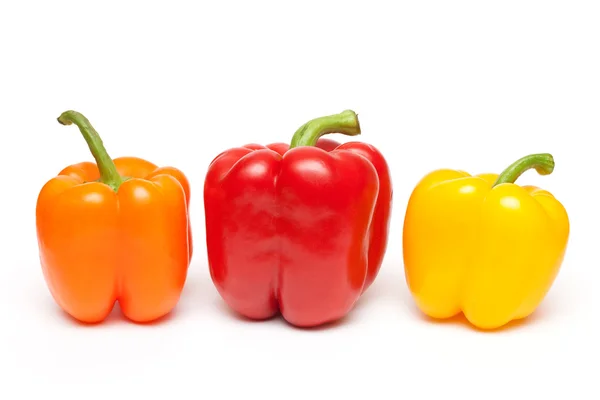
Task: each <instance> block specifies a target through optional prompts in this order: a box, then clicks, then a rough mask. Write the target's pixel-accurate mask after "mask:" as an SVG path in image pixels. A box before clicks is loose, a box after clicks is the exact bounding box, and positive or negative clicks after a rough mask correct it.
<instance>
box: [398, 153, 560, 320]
mask: <svg viewBox="0 0 600 400" xmlns="http://www.w3.org/2000/svg"><path fill="white" fill-rule="evenodd" d="M531 168H535V169H536V170H537V171H538V173H540V174H542V175H547V174H550V173H552V171H553V170H554V159H553V157H552V156H551V155H550V154H533V155H530V156H526V157H523V158H522V159H520V160H518V161H516V162H515V163H513V164H512V165H511V166H509V167H508V168H507V169H506V170H504V172H502V173H501V174H500V175H497V174H482V175H475V176H471V175H469V174H467V173H466V172H462V171H455V170H448V169H442V170H437V171H434V172H432V173H430V174H428V175H427V176H425V177H424V178H423V179H422V180H421V181H420V182H419V184H418V185H417V186H416V188H415V189H414V191H413V193H412V195H411V197H410V199H409V202H408V207H407V210H406V217H405V222H404V234H403V247H404V249H403V253H404V266H405V275H406V280H407V284H408V286H409V288H410V291H411V293H412V296H413V297H414V299H415V301H416V304H417V306H418V307H419V308H420V309H421V311H423V312H424V313H425V314H426V315H428V316H430V317H432V318H440V319H443V318H450V317H453V316H455V315H458V314H460V313H461V312H462V313H463V314H464V315H465V317H466V319H467V320H468V321H470V323H471V324H473V325H474V326H476V327H477V328H480V329H495V328H499V327H501V326H503V325H505V324H507V323H508V322H510V321H512V320H517V319H522V318H525V317H527V316H529V315H530V314H532V313H533V312H534V311H535V310H536V308H537V307H538V305H539V304H540V303H541V301H542V300H543V299H544V297H545V295H546V293H547V292H548V290H549V289H550V287H551V285H552V284H553V282H554V279H555V277H556V276H557V274H558V271H559V269H560V266H561V264H562V261H563V257H564V255H565V251H566V246H567V242H568V237H569V218H568V215H567V212H566V210H565V208H564V207H563V205H562V204H561V203H560V202H559V201H558V200H557V199H556V198H555V197H554V196H553V195H552V194H550V193H549V192H548V191H546V190H542V189H540V188H537V187H534V186H518V185H516V184H515V183H514V182H515V180H516V179H517V178H518V177H519V176H520V175H521V174H523V173H524V172H525V171H527V170H528V169H531Z"/></svg>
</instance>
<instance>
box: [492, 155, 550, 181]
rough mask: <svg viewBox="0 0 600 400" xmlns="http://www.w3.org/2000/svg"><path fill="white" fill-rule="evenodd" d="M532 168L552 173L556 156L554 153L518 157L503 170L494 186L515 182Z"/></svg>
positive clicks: (547, 173)
mask: <svg viewBox="0 0 600 400" xmlns="http://www.w3.org/2000/svg"><path fill="white" fill-rule="evenodd" d="M532 168H533V169H535V170H536V171H537V172H538V174H540V175H550V174H551V173H552V171H554V158H553V157H552V154H548V153H540V154H530V155H528V156H525V157H523V158H520V159H518V160H517V161H515V162H514V163H512V164H511V165H509V166H508V168H506V169H505V170H504V171H502V173H501V174H500V175H499V176H498V179H497V180H496V182H495V183H494V186H497V185H500V184H502V183H515V181H516V180H517V179H518V178H519V177H520V176H521V175H523V173H524V172H525V171H527V170H529V169H532Z"/></svg>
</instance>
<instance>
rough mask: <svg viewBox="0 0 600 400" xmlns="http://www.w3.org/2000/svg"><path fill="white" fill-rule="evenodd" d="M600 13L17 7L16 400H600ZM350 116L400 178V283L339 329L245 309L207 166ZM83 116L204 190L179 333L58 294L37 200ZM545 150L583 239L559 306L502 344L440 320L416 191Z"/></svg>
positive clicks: (2, 59) (5, 37) (13, 110)
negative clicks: (555, 398)
mask: <svg viewBox="0 0 600 400" xmlns="http://www.w3.org/2000/svg"><path fill="white" fill-rule="evenodd" d="M599 6H600V4H599V3H598V2H595V1H574V0H570V1H524V0H520V1H502V2H500V1H497V2H490V1H456V0H455V1H414V2H406V1H396V2H391V1H390V2H384V1H363V2H349V1H346V2H342V1H339V2H332V1H318V2H317V1H302V2H296V3H292V2H284V1H280V2H276V1H273V2H265V1H259V0H253V1H247V2H242V1H239V2H233V1H213V2H191V1H190V2H188V3H184V2H181V1H169V2H166V1H163V2H150V1H147V2H138V3H134V2H131V1H119V2H116V1H114V2H110V1H103V2H94V3H92V2H81V1H79V2H76V1H70V2H67V1H54V2H49V1H48V2H43V1H39V2H33V1H19V2H16V1H14V2H8V1H6V2H3V3H2V5H1V6H0V116H1V119H0V134H1V135H2V138H3V139H2V145H1V146H0V154H1V157H0V163H1V166H0V168H1V170H2V171H3V176H2V183H3V184H2V196H1V197H0V198H1V202H2V204H1V207H0V216H1V218H2V219H1V223H0V235H1V237H0V239H1V243H2V244H1V254H2V257H3V259H2V261H1V265H0V316H1V318H2V321H3V326H2V328H1V329H0V370H1V371H0V399H21V398H25V397H26V396H28V395H34V396H35V397H31V398H48V397H50V398H52V396H53V395H57V396H60V398H63V399H75V398H77V399H95V398H104V399H107V398H111V399H112V398H114V399H116V398H134V397H132V396H134V395H136V396H138V397H135V398H154V397H153V396H156V398H169V399H180V398H196V399H198V398H203V399H221V398H228V397H229V396H231V397H230V398H232V399H233V398H245V397H242V396H254V395H256V396H257V397H256V398H262V399H266V398H269V399H271V398H273V399H275V398H277V399H281V398H292V399H295V398H299V399H334V398H340V399H342V398H347V397H348V396H349V395H357V398H359V397H360V398H369V399H384V398H385V399H388V398H389V399H419V398H435V397H433V396H437V398H440V396H444V397H448V396H450V397H452V396H460V398H478V399H479V398H507V397H510V398H534V397H535V398H543V397H544V396H547V395H548V394H558V395H561V396H565V395H567V396H569V397H568V398H573V399H588V398H600V397H597V394H598V392H599V391H600V390H599V389H598V383H596V382H597V381H596V380H597V376H598V371H599V369H598V357H599V356H600V353H599V348H598V338H599V337H600V332H599V329H598V320H599V319H600V313H599V311H598V310H599V307H598V306H599V305H600V302H599V297H600V289H599V286H598V285H599V280H600V272H599V270H600V263H599V261H600V258H599V257H598V249H599V245H600V242H599V240H600V239H599V237H598V224H599V222H600V221H599V213H598V201H599V196H598V182H599V180H598V165H599V162H598V159H599V157H598V151H599V148H600V147H598V146H597V145H595V143H597V137H598V134H599V129H600V119H599V118H598V115H599V110H600V94H599V93H600V52H599V49H600V47H599V45H600V24H599V23H598V21H599V20H600V8H599ZM347 108H351V109H353V110H355V111H356V112H358V113H359V118H360V121H361V125H362V130H363V134H362V136H361V137H359V138H358V139H359V140H364V141H367V142H370V143H372V144H374V145H375V146H377V147H379V148H380V149H381V150H382V151H383V152H384V154H385V155H386V157H387V159H388V160H389V164H390V167H391V168H392V174H393V183H394V190H395V192H394V208H393V218H392V223H391V236H390V242H389V250H388V252H387V256H386V259H385V262H384V265H383V268H382V271H381V274H380V275H379V277H378V279H377V281H376V283H375V284H374V286H373V287H372V289H371V290H370V291H369V292H368V293H367V294H366V295H365V296H364V298H363V299H361V301H360V303H359V304H358V305H357V307H356V308H355V309H354V311H353V312H352V313H351V315H350V316H349V317H348V319H347V320H346V321H345V322H344V323H343V324H338V325H336V326H334V327H331V328H328V329H320V330H312V331H305V330H299V329H294V328H292V327H290V326H288V325H286V324H285V323H283V322H282V321H281V320H280V319H274V320H271V321H268V322H261V323H249V322H244V321H241V320H239V319H238V318H236V317H235V316H234V315H233V314H232V313H230V312H229V311H228V309H227V308H226V306H225V305H224V303H223V302H222V301H221V299H220V297H219V296H218V294H217V292H216V290H215V289H214V286H213V285H212V282H211V281H210V277H209V273H208V267H207V261H206V252H205V243H204V240H205V236H204V226H203V224H204V215H203V204H202V185H203V179H204V174H205V172H206V169H207V164H208V163H209V162H210V160H212V158H213V157H214V156H215V155H216V154H218V153H219V152H221V151H222V150H225V149H227V148H229V147H233V146H238V145H242V144H245V143H248V142H259V143H268V142H273V141H289V139H290V138H291V135H292V134H293V132H294V131H295V129H296V128H297V127H298V126H300V125H301V124H302V123H304V122H306V121H307V120H309V119H311V118H314V117H318V116H321V115H327V114H333V113H337V112H340V111H342V110H344V109H347ZM68 109H75V110H77V111H80V112H82V113H84V114H85V115H86V116H87V117H88V118H89V119H90V120H91V122H92V124H94V125H95V127H96V128H97V130H98V131H99V133H100V134H101V135H102V137H103V139H104V142H105V145H106V147H107V148H108V150H109V152H110V154H111V156H113V157H117V156H123V155H136V156H140V157H144V158H147V159H149V160H152V161H153V162H155V163H157V164H159V165H174V166H177V167H178V168H180V169H182V170H183V171H184V172H185V173H186V174H187V176H188V177H189V179H190V181H191V183H192V210H191V212H192V214H193V218H192V220H193V224H194V232H195V246H196V247H195V248H196V252H195V257H194V260H193V263H192V266H191V269H190V274H189V278H188V281H187V284H186V287H185V290H184V293H183V296H182V299H181V302H180V303H179V305H178V307H177V309H176V312H174V314H173V315H172V317H170V318H168V319H167V320H166V321H165V322H163V323H161V324H158V325H153V326H137V325H133V324H131V323H128V322H126V321H125V320H123V319H122V318H121V317H120V316H119V315H118V314H116V315H115V316H114V317H113V318H111V319H110V320H109V321H107V322H106V323H105V324H102V325H99V326H94V327H85V326H81V325H78V324H76V323H73V322H72V321H71V320H70V319H68V318H66V317H65V316H64V315H63V314H62V312H61V311H60V310H59V309H58V307H57V306H56V305H55V303H54V302H53V300H52V298H51V297H50V294H49V292H48V290H47V288H46V285H45V283H44V281H43V277H42V273H41V268H40V266H39V262H38V253H37V243H36V236H35V201H36V196H37V194H38V192H39V190H40V189H41V187H42V185H43V184H44V183H45V182H46V181H47V180H48V179H50V178H51V177H52V176H54V175H55V174H56V173H57V172H58V171H59V170H61V169H62V168H63V167H64V166H66V165H69V164H71V163H75V162H79V161H83V160H91V156H90V154H89V152H88V150H87V147H86V145H85V142H84V141H83V139H82V138H81V137H80V136H79V133H78V131H77V129H76V128H75V127H63V126H61V125H59V124H58V123H57V122H56V118H57V117H58V116H59V115H60V113H61V112H63V111H65V110H68ZM333 138H336V139H339V140H341V141H346V140H347V139H345V138H343V137H339V136H334V137H333ZM537 152H550V153H552V154H553V155H554V157H555V160H556V169H555V172H554V173H553V174H552V175H551V176H546V177H540V176H537V175H536V174H535V172H533V171H531V172H528V173H526V174H525V175H523V176H522V177H521V179H520V180H519V183H522V184H525V183H531V184H538V185H541V186H542V187H544V188H545V189H547V190H549V191H551V192H552V193H554V195H555V196H556V197H557V198H558V199H559V200H560V201H561V202H562V203H563V204H564V205H565V207H566V208H567V210H568V212H569V215H570V219H571V229H572V231H571V232H572V233H571V237H570V242H569V247H568V251H567V256H566V258H565V261H564V264H563V268H562V270H561V272H560V274H559V276H558V278H557V280H556V282H555V284H554V286H553V288H552V290H551V291H550V293H549V294H548V296H547V297H546V299H545V301H544V302H543V304H542V306H541V307H540V308H539V310H538V312H537V313H536V314H535V315H534V316H533V317H532V318H531V319H530V320H528V321H527V322H526V323H523V324H517V325H514V326H511V327H510V329H505V330H503V331H500V332H495V333H482V332H478V331H475V330H473V329H471V328H470V327H469V326H468V325H466V324H465V323H461V322H451V323H432V322H428V321H426V320H425V319H424V318H423V317H422V316H421V315H420V313H419V312H418V311H417V310H416V308H415V306H414V304H413V302H412V299H411V297H410V294H409V292H408V290H407V287H406V283H405V280H404V275H403V273H404V272H403V264H402V248H401V240H402V223H403V218H404V211H405V206H406V203H407V201H408V197H409V195H410V192H411V190H412V189H413V187H414V185H415V184H416V183H417V181H418V180H419V179H420V177H421V176H422V175H424V174H426V173H427V172H429V171H430V170H432V169H437V168H443V167H449V168H457V169H464V170H467V171H469V172H471V173H478V172H485V171H493V172H500V171H501V170H502V169H503V168H504V167H506V166H507V165H508V164H510V163H511V162H512V161H514V160H516V159H517V158H520V157H521V156H523V155H526V154H529V153H537ZM594 381H596V382H594ZM167 396H168V397H167ZM57 398H59V397H57ZM251 398H252V397H251ZM457 398H458V397H457Z"/></svg>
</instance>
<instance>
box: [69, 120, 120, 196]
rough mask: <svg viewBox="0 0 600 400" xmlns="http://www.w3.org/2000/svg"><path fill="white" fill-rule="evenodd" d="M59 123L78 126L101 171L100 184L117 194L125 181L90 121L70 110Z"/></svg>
mask: <svg viewBox="0 0 600 400" xmlns="http://www.w3.org/2000/svg"><path fill="white" fill-rule="evenodd" d="M58 122H60V123H61V124H62V125H71V124H75V125H77V127H78V128H79V130H80V131H81V134H82V135H83V138H84V139H85V141H86V142H87V144H88V147H89V148H90V151H91V152H92V155H93V156H94V159H95V160H96V164H97V165H98V170H99V171H100V182H102V183H104V184H106V185H108V186H110V187H111V188H112V189H113V190H114V191H115V192H116V191H117V190H119V186H121V184H122V183H123V179H122V178H121V175H119V172H118V171H117V167H116V166H115V163H114V162H113V160H112V158H110V156H109V155H108V152H107V151H106V149H105V148H104V144H103V143H102V139H101V138H100V135H98V132H96V130H95V129H94V127H93V126H92V124H90V121H88V119H87V118H86V117H84V116H83V115H82V114H80V113H78V112H77V111H72V110H69V111H65V112H64V113H62V114H61V115H60V117H58Z"/></svg>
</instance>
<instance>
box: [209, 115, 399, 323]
mask: <svg viewBox="0 0 600 400" xmlns="http://www.w3.org/2000/svg"><path fill="white" fill-rule="evenodd" d="M327 133H341V134H344V135H348V136H355V135H359V134H360V133H361V129H360V124H359V121H358V116H357V115H356V113H355V112H354V111H351V110H346V111H344V112H342V113H340V114H335V115H330V116H326V117H321V118H316V119H313V120H311V121H309V122H307V123H306V124H304V125H302V126H301V127H300V128H299V129H298V130H297V131H296V133H295V134H294V136H293V138H292V141H291V145H288V144H286V143H274V144H270V145H267V146H262V145H259V144H248V145H245V146H242V147H238V148H233V149H229V150H227V151H224V152H222V153H221V154H220V155H218V156H217V157H216V158H215V159H214V160H213V161H212V162H211V164H210V166H209V170H208V172H207V175H206V179H205V185H204V206H205V223H206V243H207V251H208V260H209V269H210V273H211V277H212V280H213V283H214V284H215V286H216V288H217V290H218V292H219V293H220V295H221V296H222V298H223V299H224V301H225V302H226V303H227V304H228V305H229V307H231V308H232V309H233V310H235V311H236V312H237V313H239V314H241V315H243V316H245V317H247V318H249V319H254V320H263V319H268V318H271V317H273V316H275V315H277V314H278V313H280V314H281V315H282V316H283V318H284V319H285V320H286V321H287V322H289V323H290V324H291V325H295V326H299V327H314V326H318V325H322V324H325V323H328V322H333V321H336V320H339V319H341V318H342V317H344V316H345V315H347V314H348V313H349V312H350V311H351V309H352V308H353V307H354V305H355V303H356V302H357V300H358V299H359V298H360V296H361V295H362V293H364V292H365V290H367V288H369V287H370V285H371V284H372V283H373V281H374V280H375V278H376V276H377V274H378V272H379V269H380V267H381V263H382V260H383V257H384V253H385V251H386V246H387V238H388V224H389V217H390V213H391V202H392V184H391V180H390V173H389V170H388V166H387V163H386V161H385V159H384V157H383V156H382V154H381V153H380V152H379V151H378V150H377V149H376V148H375V147H374V146H372V145H369V144H366V143H361V142H357V141H354V142H349V143H344V144H339V143H337V142H335V141H332V140H329V139H323V138H321V136H322V135H324V134H327Z"/></svg>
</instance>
